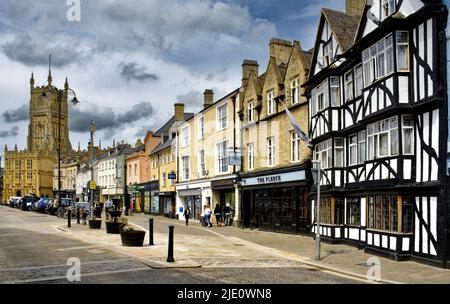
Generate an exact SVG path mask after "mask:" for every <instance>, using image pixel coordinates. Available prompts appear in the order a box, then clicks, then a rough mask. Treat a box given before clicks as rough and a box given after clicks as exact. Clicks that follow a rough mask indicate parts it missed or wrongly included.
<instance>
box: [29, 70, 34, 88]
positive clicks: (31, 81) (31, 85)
mask: <svg viewBox="0 0 450 304" xmlns="http://www.w3.org/2000/svg"><path fill="white" fill-rule="evenodd" d="M30 87H31V89H34V73H31V78H30Z"/></svg>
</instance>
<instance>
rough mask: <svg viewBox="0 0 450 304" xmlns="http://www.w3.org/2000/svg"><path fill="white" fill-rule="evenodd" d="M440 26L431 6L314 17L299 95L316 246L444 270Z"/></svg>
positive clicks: (394, 1) (438, 12)
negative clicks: (349, 248) (316, 164)
mask: <svg viewBox="0 0 450 304" xmlns="http://www.w3.org/2000/svg"><path fill="white" fill-rule="evenodd" d="M446 19H447V9H446V8H445V6H443V5H441V4H439V1H419V0H404V1H402V0H373V1H368V3H367V5H366V7H365V10H364V12H363V13H362V14H359V15H349V14H347V13H342V12H337V11H333V10H329V9H323V10H322V13H321V18H320V23H319V27H318V34H317V38H316V41H315V51H314V54H313V58H312V63H311V70H310V77H309V81H308V82H307V83H306V84H305V87H306V95H307V96H308V98H309V100H310V103H309V104H310V109H309V114H310V126H309V132H310V136H311V138H312V140H313V144H314V152H313V157H314V159H315V160H318V161H320V163H321V168H322V170H323V176H322V181H321V191H322V198H321V202H320V223H321V227H320V231H319V232H320V234H321V235H322V237H323V238H324V239H326V240H328V241H332V242H346V243H353V244H356V245H358V246H360V247H362V248H364V249H365V251H368V252H373V253H378V254H380V255H385V256H388V257H390V258H393V259H397V260H399V259H408V258H417V259H420V260H421V261H428V262H434V263H439V264H445V261H446V259H447V257H448V235H447V230H448V227H449V221H448V211H447V209H448V207H449V204H448V200H447V187H446V184H447V181H446V167H447V165H446V150H447V147H446V141H447V140H446V134H447V131H448V130H447V129H448V127H447V122H446V119H447V104H446V92H445V86H446V85H445V84H446V82H445V79H446V69H445V63H446V62H445V51H446V50H445V24H446ZM309 198H310V200H311V202H312V207H313V208H312V210H311V212H312V216H313V218H314V219H315V216H314V215H315V208H314V206H315V201H316V191H313V192H312V193H311V194H310V196H309ZM316 220H317V219H315V220H314V223H316ZM316 229H317V226H316V225H313V228H312V231H313V232H314V233H316Z"/></svg>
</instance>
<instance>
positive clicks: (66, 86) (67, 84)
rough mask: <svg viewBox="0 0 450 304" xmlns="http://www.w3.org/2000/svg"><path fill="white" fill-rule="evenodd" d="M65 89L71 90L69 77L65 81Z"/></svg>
mask: <svg viewBox="0 0 450 304" xmlns="http://www.w3.org/2000/svg"><path fill="white" fill-rule="evenodd" d="M64 89H65V90H66V91H68V90H69V81H68V80H67V77H66V81H65V82H64Z"/></svg>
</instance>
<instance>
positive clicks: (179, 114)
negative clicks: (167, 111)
mask: <svg viewBox="0 0 450 304" xmlns="http://www.w3.org/2000/svg"><path fill="white" fill-rule="evenodd" d="M174 108H175V121H183V120H184V103H176V104H175V105H174Z"/></svg>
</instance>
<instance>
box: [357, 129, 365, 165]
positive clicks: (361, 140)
mask: <svg viewBox="0 0 450 304" xmlns="http://www.w3.org/2000/svg"><path fill="white" fill-rule="evenodd" d="M365 161H366V131H361V132H359V133H358V164H363V163H364V162H365Z"/></svg>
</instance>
